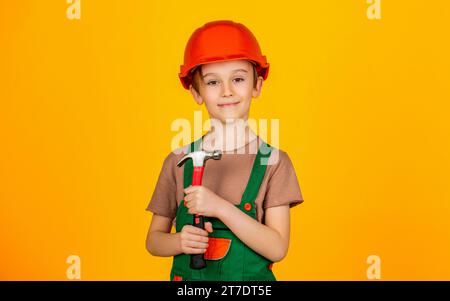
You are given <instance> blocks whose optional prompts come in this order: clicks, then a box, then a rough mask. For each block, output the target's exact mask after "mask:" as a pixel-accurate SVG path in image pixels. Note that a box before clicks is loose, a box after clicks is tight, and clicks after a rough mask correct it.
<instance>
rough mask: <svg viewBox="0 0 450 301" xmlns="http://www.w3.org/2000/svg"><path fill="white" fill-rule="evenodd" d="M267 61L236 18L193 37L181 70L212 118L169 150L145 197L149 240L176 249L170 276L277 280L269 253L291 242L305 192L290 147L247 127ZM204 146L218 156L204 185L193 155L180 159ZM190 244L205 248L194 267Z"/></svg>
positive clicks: (279, 255)
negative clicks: (199, 220)
mask: <svg viewBox="0 0 450 301" xmlns="http://www.w3.org/2000/svg"><path fill="white" fill-rule="evenodd" d="M268 70H269V64H268V63H267V62H266V57H265V56H263V55H262V54H261V50H260V47H259V45H258V42H257V40H256V38H255V37H254V36H253V34H252V33H251V32H250V31H249V30H248V29H247V28H246V27H245V26H244V25H242V24H240V23H234V22H232V21H215V22H210V23H207V24H205V25H204V26H203V27H201V28H199V29H197V30H196V31H195V32H194V33H193V34H192V36H191V38H190V39H189V41H188V44H187V46H186V50H185V56H184V65H183V66H181V72H180V74H179V77H180V80H181V83H182V84H183V87H184V88H186V89H189V90H190V92H191V94H192V96H193V98H194V100H195V101H196V102H197V103H198V104H199V105H201V104H203V103H205V105H206V108H207V110H208V113H209V115H210V118H211V120H212V127H211V131H209V132H208V133H207V134H206V135H205V136H203V137H202V139H200V140H198V141H196V142H194V143H192V144H191V145H188V146H186V147H185V148H183V150H184V151H183V152H179V151H178V152H173V153H170V154H169V155H168V156H167V157H166V159H165V160H164V164H163V167H162V170H161V173H160V175H159V178H158V182H157V185H156V188H155V191H154V192H153V196H152V199H151V201H150V204H149V206H148V207H147V210H149V211H151V212H153V219H152V222H151V225H150V229H149V232H148V236H147V249H148V251H149V252H150V253H151V254H153V255H155V256H174V260H173V265H172V271H171V275H170V279H171V280H275V276H274V274H273V273H272V263H273V262H277V261H280V260H281V259H283V258H284V257H285V256H286V254H287V250H288V245H289V228H290V221H289V209H290V207H293V206H295V205H298V204H300V203H301V202H303V198H302V195H301V191H300V187H299V185H298V181H297V177H296V174H295V170H294V168H293V166H292V163H291V161H290V159H289V157H288V155H287V154H286V153H285V152H283V151H281V150H276V149H274V148H272V147H270V146H269V145H267V144H266V143H265V142H264V141H262V140H261V139H260V138H259V137H258V136H257V135H256V134H255V133H253V132H252V131H251V130H250V128H249V127H248V123H247V120H248V116H249V109H250V103H251V100H252V98H256V97H258V96H259V94H260V92H261V88H262V83H263V80H265V79H266V78H267V75H268ZM242 121H243V122H242ZM236 129H237V133H236V131H235V130H236ZM236 141H237V143H236V144H235V142H236ZM200 149H202V150H206V151H212V150H216V149H218V150H220V151H222V158H221V159H220V160H217V161H216V160H209V161H208V163H207V164H206V167H205V171H204V176H203V183H202V185H201V186H191V183H192V162H190V160H188V161H189V162H187V163H186V164H185V165H184V168H179V167H177V162H178V161H179V160H180V159H181V158H182V157H183V156H184V155H185V154H186V153H187V152H189V151H195V150H200ZM264 159H266V160H264ZM188 163H190V164H191V165H188ZM193 214H199V215H201V216H203V217H204V218H205V229H200V228H197V227H194V226H193V225H192V220H193V218H192V217H193ZM174 219H175V228H176V232H175V233H171V228H172V223H173V221H174ZM192 254H203V256H204V258H205V260H206V268H203V269H192V268H191V267H190V266H189V257H190V256H191V255H192Z"/></svg>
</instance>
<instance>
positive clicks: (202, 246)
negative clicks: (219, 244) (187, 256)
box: [185, 240, 208, 249]
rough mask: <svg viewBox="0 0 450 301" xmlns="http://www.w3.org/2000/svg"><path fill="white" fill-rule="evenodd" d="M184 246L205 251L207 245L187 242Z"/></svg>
mask: <svg viewBox="0 0 450 301" xmlns="http://www.w3.org/2000/svg"><path fill="white" fill-rule="evenodd" d="M185 246H186V247H188V248H193V249H207V248H208V243H206V242H198V241H192V240H188V241H186V245H185Z"/></svg>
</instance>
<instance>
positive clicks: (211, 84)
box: [206, 80, 218, 86]
mask: <svg viewBox="0 0 450 301" xmlns="http://www.w3.org/2000/svg"><path fill="white" fill-rule="evenodd" d="M217 83H218V81H217V80H210V81H209V82H207V83H206V84H207V85H209V86H215V85H217Z"/></svg>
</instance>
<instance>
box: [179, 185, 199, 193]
mask: <svg viewBox="0 0 450 301" xmlns="http://www.w3.org/2000/svg"><path fill="white" fill-rule="evenodd" d="M199 187H200V186H192V185H191V186H189V187H187V188H185V189H183V191H184V193H186V194H189V193H191V192H194V191H196V190H197V189H198V188H199Z"/></svg>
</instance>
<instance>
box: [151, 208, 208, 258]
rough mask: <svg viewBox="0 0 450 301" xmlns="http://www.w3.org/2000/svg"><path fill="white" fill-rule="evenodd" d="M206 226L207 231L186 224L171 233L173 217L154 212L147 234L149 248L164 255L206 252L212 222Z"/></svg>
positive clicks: (153, 253)
mask: <svg viewBox="0 0 450 301" xmlns="http://www.w3.org/2000/svg"><path fill="white" fill-rule="evenodd" d="M205 227H206V230H207V231H205V230H202V229H199V228H196V227H194V226H191V225H186V226H184V227H183V229H182V230H181V232H179V233H170V230H171V228H172V219H171V218H168V217H165V216H161V215H156V214H154V215H153V218H152V223H151V225H150V229H149V230H148V234H147V240H146V245H147V250H148V251H149V252H150V254H152V255H155V256H163V257H169V256H175V255H178V254H180V253H186V254H201V253H204V252H205V251H206V248H207V247H208V232H212V227H211V223H205Z"/></svg>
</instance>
